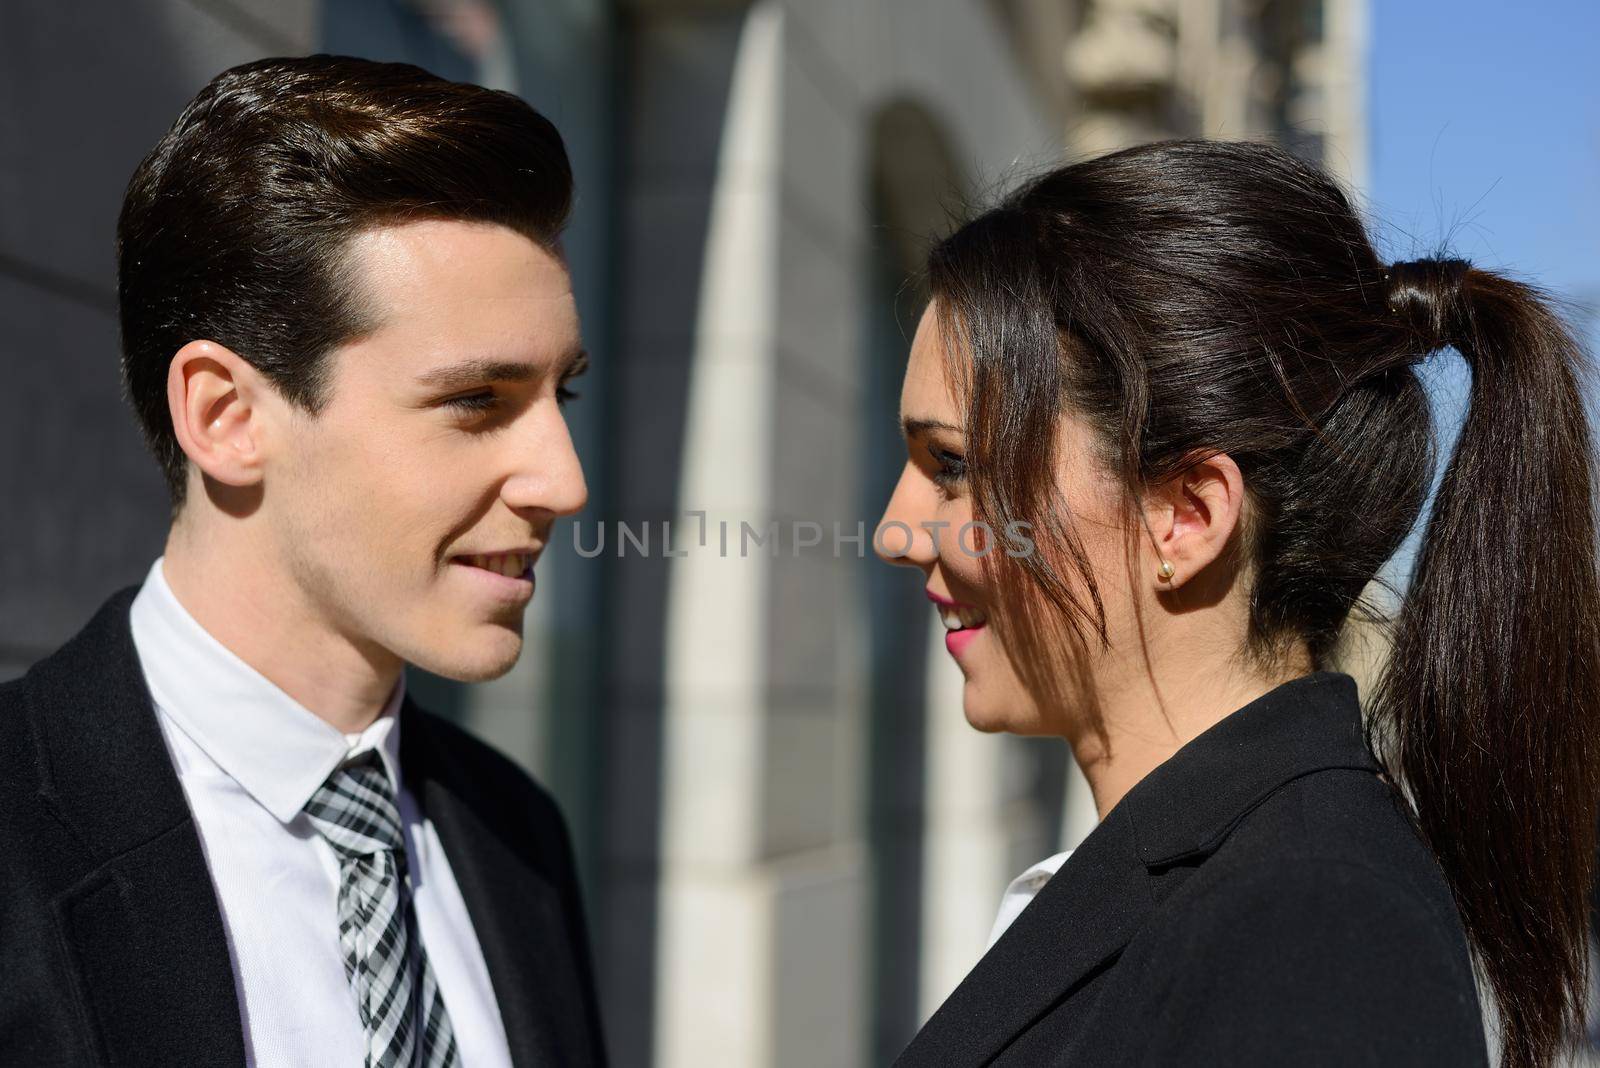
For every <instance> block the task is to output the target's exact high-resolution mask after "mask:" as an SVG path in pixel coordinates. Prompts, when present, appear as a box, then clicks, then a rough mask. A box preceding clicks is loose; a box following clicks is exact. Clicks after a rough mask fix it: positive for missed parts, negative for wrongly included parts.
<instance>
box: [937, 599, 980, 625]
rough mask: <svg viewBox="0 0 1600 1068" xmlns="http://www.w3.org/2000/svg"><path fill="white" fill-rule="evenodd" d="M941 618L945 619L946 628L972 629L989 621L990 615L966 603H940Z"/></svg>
mask: <svg viewBox="0 0 1600 1068" xmlns="http://www.w3.org/2000/svg"><path fill="white" fill-rule="evenodd" d="M939 618H940V619H941V620H943V621H944V629H945V630H970V629H971V628H973V627H981V626H983V625H984V624H985V623H987V622H989V617H988V616H986V615H984V614H983V613H982V612H980V611H979V610H978V609H976V608H968V607H967V606H966V605H954V606H950V605H939Z"/></svg>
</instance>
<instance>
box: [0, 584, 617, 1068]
mask: <svg viewBox="0 0 1600 1068" xmlns="http://www.w3.org/2000/svg"><path fill="white" fill-rule="evenodd" d="M136 592H137V589H136V588H134V587H129V588H127V589H124V590H121V591H119V592H118V593H117V594H116V595H114V596H113V597H112V598H111V599H110V600H109V601H107V602H106V604H105V605H104V606H103V607H102V608H101V609H100V611H99V613H98V614H96V615H95V617H94V619H93V620H92V621H90V623H89V624H88V626H86V627H85V628H84V629H83V630H82V631H81V632H80V633H79V634H78V635H77V636H76V637H74V638H73V639H72V640H71V641H70V642H68V643H67V644H66V645H65V646H63V647H62V648H61V649H60V650H58V651H57V652H55V653H54V654H52V655H51V656H49V657H47V658H46V659H44V660H42V661H40V662H39V663H38V664H35V665H34V666H33V668H32V669H31V670H30V671H29V672H28V673H27V674H26V675H25V676H24V677H23V678H21V679H18V680H15V681H13V682H10V683H7V684H5V685H3V686H0V1063H4V1064H17V1065H24V1064H25V1065H29V1066H38V1068H43V1066H54V1065H88V1064H111V1065H137V1066H140V1068H147V1066H166V1065H173V1066H178V1065H183V1066H189V1065H206V1066H208V1068H209V1066H213V1065H229V1064H242V1063H244V1038H243V1031H242V1027H241V1023H240V1015H239V1003H238V1000H237V998H236V996H235V992H234V983H233V972H232V968H231V966H230V964H229V959H228V946H227V942H226V935H225V934H224V930H223V923H222V916H221V912H220V910H219V908H218V905H217V899H216V894H215V892H214V891H213V889H212V883H211V876H210V873H209V871H208V870H207V868H206V862H205V858H204V856H203V855H202V853H201V848H200V839H199V835H198V832H197V831H196V829H195V825H194V821H193V818H192V816H191V815H190V812H189V807H188V803H187V801H186V800H185V798H184V794H183V789H182V787H181V786H180V785H179V783H178V778H177V773H176V772H175V771H174V770H173V767H172V763H171V760H170V758H169V757H168V754H167V750H166V744H165V742H164V740H163V739H162V736H161V731H160V727H159V725H158V723H157V722H156V717H155V711H154V707H153V705H152V704H151V700H150V694H149V691H148V690H147V689H146V686H145V682H144V675H143V672H142V671H141V669H140V667H139V662H138V659H137V654H136V651H135V649H134V645H133V639H132V635H131V632H130V630H129V625H128V609H129V606H130V605H131V604H132V602H133V597H134V595H135V593H136ZM400 716H401V728H400V730H401V735H400V744H401V766H402V773H403V774H404V775H405V777H406V780H407V784H408V785H409V786H410V788H411V790H412V792H413V793H414V795H415V797H416V798H417V801H418V804H419V806H420V807H421V809H422V810H423V811H424V812H425V813H426V814H427V816H428V817H429V818H430V819H432V820H433V823H434V826H435V828H436V829H437V831H438V834H439V839H440V841H441V842H442V843H443V845H444V850H445V853H446V854H447V855H448V857H449V859H450V868H451V871H452V873H453V874H454V875H455V879H456V882H457V883H458V884H459V885H460V888H461V894H462V897H463V898H464V899H465V901H466V905H467V911H468V913H469V914H470V916H471V918H472V925H473V928H474V930H475V931H476V933H477V937H478V942H479V944H480V945H481V946H482V949H483V956H484V960H485V962H486V963H487V965H488V968H489V977H490V980H491V982H492V984H493V986H494V991H495V996H496V999H497V1000H498V1002H499V1004H500V1013H501V1017H502V1019H503V1020H504V1022H505V1030H506V1039H507V1041H508V1042H509V1044H510V1049H511V1058H512V1061H513V1063H515V1064H516V1065H517V1066H518V1068H533V1066H535V1065H540V1066H549V1065H600V1064H603V1063H604V1060H605V1056H604V1052H603V1048H602V1044H601V1035H600V1022H599V1012H598V1008H597V1003H596V998H595V992H594V982H593V977H592V970H591V963H590V957H589V949H588V943H587V936H586V934H585V931H584V922H583V910H582V907H581V904H580V902H579V898H578V888H577V883H576V880H575V878H574V869H573V862H572V852H571V846H570V843H569V841H568V838H567V832H566V828H565V825H564V823H563V822H562V819H561V814H560V812H559V811H558V810H557V809H556V806H555V804H554V802H553V801H552V800H551V799H550V797H549V796H548V795H547V794H546V793H545V792H544V791H543V790H541V789H540V788H539V787H538V786H536V785H535V784H534V783H533V782H532V781H531V780H530V779H529V778H528V777H527V776H526V775H525V774H523V773H522V772H521V771H520V770H519V769H518V768H517V767H516V766H515V765H514V764H512V763H511V762H510V761H509V760H507V759H506V758H505V757H503V756H501V755H500V754H498V753H496V752H495V751H494V750H493V749H491V748H489V747H488V746H486V745H484V744H483V743H482V742H479V741H477V740H475V739H474V738H472V737H471V736H470V735H468V734H467V733H465V732H464V731H462V730H460V729H459V728H457V727H454V726H452V725H451V724H449V723H448V722H446V721H444V720H442V719H440V718H438V717H436V716H434V715H432V714H430V713H427V712H424V711H423V710H422V709H420V708H418V707H417V706H416V705H415V704H413V703H412V702H411V701H410V699H409V698H408V699H407V700H406V702H405V704H404V705H403V706H402V708H401V711H400Z"/></svg>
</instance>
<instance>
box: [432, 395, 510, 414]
mask: <svg viewBox="0 0 1600 1068" xmlns="http://www.w3.org/2000/svg"><path fill="white" fill-rule="evenodd" d="M444 403H445V404H446V405H448V406H449V407H451V408H455V409H458V410H460V411H464V412H487V411H493V410H494V407H495V405H497V404H499V403H500V398H499V397H497V396H495V395H494V394H493V393H492V392H484V393H467V394H464V395H462V396H460V397H451V398H449V399H448V400H446V401H444Z"/></svg>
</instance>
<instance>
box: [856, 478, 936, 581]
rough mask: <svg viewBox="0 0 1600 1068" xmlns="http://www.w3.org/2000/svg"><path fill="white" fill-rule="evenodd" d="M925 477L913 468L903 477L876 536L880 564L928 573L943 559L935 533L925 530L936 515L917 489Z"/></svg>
mask: <svg viewBox="0 0 1600 1068" xmlns="http://www.w3.org/2000/svg"><path fill="white" fill-rule="evenodd" d="M920 478H921V475H920V473H919V472H918V471H916V469H915V468H913V467H912V466H911V465H910V464H907V465H906V469H905V471H904V472H902V473H901V475H900V481H899V482H898V483H897V484H896V485H895V488H894V493H893V494H892V495H891V496H890V498H889V504H888V507H886V508H885V509H884V512H883V518H882V519H880V520H878V529H877V530H875V531H874V532H873V535H872V548H873V551H874V552H876V553H877V554H878V558H879V559H880V560H883V561H885V562H886V563H890V564H901V565H904V566H908V567H920V568H923V569H927V568H929V567H932V566H933V563H934V561H935V560H937V559H938V558H939V546H938V543H937V542H936V541H935V540H934V537H933V532H932V530H931V529H930V528H929V527H928V526H924V525H923V524H924V521H925V520H927V519H928V518H929V517H930V516H931V515H932V512H931V510H930V509H929V507H928V502H924V501H923V500H922V499H921V498H922V494H921V492H920V489H919V487H918V485H917V481H918V479H920Z"/></svg>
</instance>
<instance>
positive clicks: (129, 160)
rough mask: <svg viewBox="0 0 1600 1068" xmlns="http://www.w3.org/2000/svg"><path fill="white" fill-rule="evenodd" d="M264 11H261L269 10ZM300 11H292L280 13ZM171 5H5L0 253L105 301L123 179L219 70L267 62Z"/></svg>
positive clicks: (256, 43) (0, 42) (229, 26)
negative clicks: (13, 207)
mask: <svg viewBox="0 0 1600 1068" xmlns="http://www.w3.org/2000/svg"><path fill="white" fill-rule="evenodd" d="M269 6H270V5H269ZM290 6H291V7H299V6H301V5H299V4H293V5H290ZM272 40H273V39H272V38H271V36H270V35H268V36H266V37H264V38H257V37H252V36H250V35H248V34H247V33H244V32H241V30H240V29H239V28H238V26H237V25H236V24H234V23H232V22H224V21H222V20H220V19H219V18H217V17H216V15H215V14H214V13H213V12H211V11H208V10H206V9H204V8H200V7H196V6H195V5H193V4H189V3H182V2H178V0H165V2H160V0H141V2H134V3H125V4H97V5H95V6H94V14H93V16H92V17H91V16H88V15H86V13H85V12H84V11H83V9H82V8H81V7H80V6H79V5H75V4H60V3H51V2H28V3H23V4H20V5H7V8H6V13H5V33H3V34H0V123H3V127H0V200H3V202H4V203H7V204H26V205H27V206H28V210H26V211H8V212H4V213H0V256H4V257H5V258H7V259H12V260H17V261H20V262H23V263H27V264H29V265H31V266H33V267H34V268H36V269H38V270H40V271H44V272H47V273H49V274H51V275H56V276H61V277H64V278H68V279H72V280H75V281H77V282H80V283H84V284H87V285H90V286H92V287H94V288H96V289H97V290H99V291H101V292H103V293H105V294H106V295H108V296H109V295H110V294H112V293H113V292H114V287H115V248H114V244H113V242H114V239H115V233H116V219H117V213H118V211H120V210H121V207H122V196H123V193H124V191H125V190H126V187H127V183H128V178H129V177H130V176H131V175H132V174H133V169H134V167H135V166H136V165H137V164H138V162H139V160H140V159H142V158H143V157H144V155H145V153H147V152H148V151H149V150H150V149H151V147H153V146H154V145H155V143H156V141H157V140H159V139H160V137H161V135H162V134H163V133H165V132H166V130H167V129H168V127H170V126H171V124H172V120H173V119H175V118H177V116H178V112H179V111H180V110H182V108H183V105H184V104H185V103H187V102H188V100H189V98H190V97H192V96H193V95H194V94H195V92H196V91H197V90H199V89H200V87H201V86H203V85H204V84H205V83H206V82H207V81H209V80H210V79H211V78H212V77H213V76H214V75H215V74H217V73H218V72H219V71H222V70H224V69H225V68H227V67H231V66H233V65H235V64H237V63H242V62H245V61H246V60H249V59H253V58H256V57H258V56H261V55H264V54H271V53H272V52H274V51H276V50H277V49H276V48H275V47H273V43H272Z"/></svg>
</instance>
